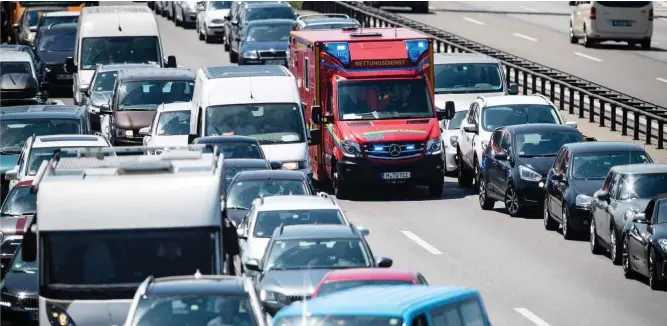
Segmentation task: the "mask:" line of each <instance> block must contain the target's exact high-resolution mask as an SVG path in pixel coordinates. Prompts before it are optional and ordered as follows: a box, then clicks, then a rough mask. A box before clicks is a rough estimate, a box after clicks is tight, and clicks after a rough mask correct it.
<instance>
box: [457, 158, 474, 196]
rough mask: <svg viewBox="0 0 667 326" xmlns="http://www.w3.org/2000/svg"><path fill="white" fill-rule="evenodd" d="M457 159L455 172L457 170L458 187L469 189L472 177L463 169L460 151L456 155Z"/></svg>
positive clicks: (463, 164)
mask: <svg viewBox="0 0 667 326" xmlns="http://www.w3.org/2000/svg"><path fill="white" fill-rule="evenodd" d="M457 157H458V159H457V160H456V162H457V166H458V168H457V170H458V173H457V175H458V183H459V187H461V188H469V187H471V186H472V176H471V175H470V172H469V171H467V170H466V168H465V163H464V162H463V156H462V155H461V151H460V150H459V151H458V155H457Z"/></svg>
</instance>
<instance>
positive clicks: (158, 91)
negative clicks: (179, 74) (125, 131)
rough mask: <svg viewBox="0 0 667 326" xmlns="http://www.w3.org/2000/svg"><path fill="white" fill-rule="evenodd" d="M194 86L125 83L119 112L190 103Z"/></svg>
mask: <svg viewBox="0 0 667 326" xmlns="http://www.w3.org/2000/svg"><path fill="white" fill-rule="evenodd" d="M194 85H195V82H194V81H137V82H125V83H123V84H122V85H121V86H120V89H119V94H118V99H119V100H118V107H117V110H119V111H132V110H136V109H139V110H145V109H148V108H150V109H153V110H154V109H157V107H158V105H160V104H169V103H174V102H188V101H190V100H191V99H192V89H193V88H194Z"/></svg>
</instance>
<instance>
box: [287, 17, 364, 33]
mask: <svg viewBox="0 0 667 326" xmlns="http://www.w3.org/2000/svg"><path fill="white" fill-rule="evenodd" d="M360 27H361V24H360V23H359V21H358V20H356V19H354V18H350V16H348V15H345V14H312V15H303V16H299V18H297V19H296V21H295V22H294V23H293V24H292V30H293V31H310V30H319V29H357V28H360Z"/></svg>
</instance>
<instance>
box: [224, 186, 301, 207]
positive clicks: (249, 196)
mask: <svg viewBox="0 0 667 326" xmlns="http://www.w3.org/2000/svg"><path fill="white" fill-rule="evenodd" d="M307 191H308V190H307V189H306V185H305V184H304V183H303V181H300V180H251V181H238V182H236V183H234V184H232V185H231V186H230V188H229V195H228V197H227V206H228V207H246V208H248V207H250V204H252V201H253V200H255V199H257V198H259V196H260V195H262V196H264V197H269V196H283V195H308V194H309V193H308V192H307Z"/></svg>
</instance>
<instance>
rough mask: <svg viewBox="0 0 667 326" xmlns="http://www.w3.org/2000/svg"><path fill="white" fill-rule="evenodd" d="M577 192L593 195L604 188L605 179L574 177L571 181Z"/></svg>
mask: <svg viewBox="0 0 667 326" xmlns="http://www.w3.org/2000/svg"><path fill="white" fill-rule="evenodd" d="M570 184H571V185H573V186H574V188H576V189H577V192H578V193H579V194H582V195H586V196H593V194H594V193H595V192H596V191H598V190H600V188H602V185H603V184H604V180H577V179H572V180H571V182H570Z"/></svg>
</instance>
